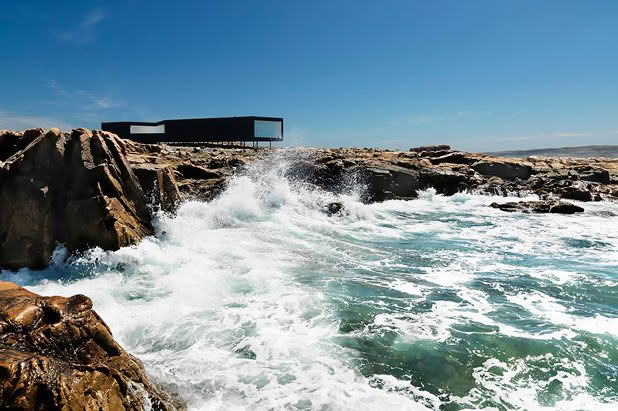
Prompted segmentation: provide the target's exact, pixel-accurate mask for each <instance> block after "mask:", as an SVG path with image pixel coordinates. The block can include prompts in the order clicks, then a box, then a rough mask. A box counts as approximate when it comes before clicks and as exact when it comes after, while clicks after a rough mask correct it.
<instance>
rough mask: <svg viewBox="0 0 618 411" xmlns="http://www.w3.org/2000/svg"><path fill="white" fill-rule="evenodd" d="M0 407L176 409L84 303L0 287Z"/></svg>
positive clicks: (84, 299)
mask: <svg viewBox="0 0 618 411" xmlns="http://www.w3.org/2000/svg"><path fill="white" fill-rule="evenodd" d="M0 408H2V409H12V410H60V409H62V410H110V411H111V410H142V409H145V408H149V409H153V410H171V409H176V408H182V404H179V403H176V402H174V401H172V400H171V399H170V397H169V396H168V395H167V394H165V393H164V392H163V391H161V390H160V389H159V388H158V387H156V386H155V385H154V384H153V383H152V382H151V381H150V380H149V379H148V377H147V376H146V375H145V372H144V367H143V365H142V363H141V362H140V361H139V360H138V359H137V358H135V357H134V356H132V355H130V354H128V353H127V352H126V351H124V350H123V349H122V347H120V345H118V343H117V342H116V341H114V339H113V337H112V333H111V331H110V329H109V328H108V326H107V325H106V324H105V323H104V322H103V320H102V319H101V318H100V317H99V316H98V315H97V313H96V312H95V311H93V310H92V301H90V299H89V298H88V297H86V296H83V295H75V296H73V297H70V298H64V297H41V296H39V295H37V294H34V293H31V292H29V291H27V290H25V289H23V288H21V287H19V286H17V285H15V284H13V283H6V282H0Z"/></svg>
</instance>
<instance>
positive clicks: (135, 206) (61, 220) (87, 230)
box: [0, 129, 152, 269]
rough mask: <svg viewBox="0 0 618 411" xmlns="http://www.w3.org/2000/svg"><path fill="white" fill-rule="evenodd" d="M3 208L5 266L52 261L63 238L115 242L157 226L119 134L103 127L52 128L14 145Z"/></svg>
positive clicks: (1, 186)
mask: <svg viewBox="0 0 618 411" xmlns="http://www.w3.org/2000/svg"><path fill="white" fill-rule="evenodd" d="M26 134H27V133H24V135H26ZM34 134H35V135H37V134H38V133H34ZM0 210H2V212H1V213H0V267H3V268H9V269H18V268H21V267H30V268H43V267H45V266H47V264H48V262H49V259H50V257H51V254H52V251H53V250H54V248H55V247H56V245H57V243H61V244H64V245H65V246H66V247H67V249H69V250H78V249H83V248H87V247H94V246H98V247H101V248H103V249H108V250H115V249H118V248H120V247H123V246H127V245H130V244H134V243H136V242H138V241H139V240H140V239H142V238H143V237H144V236H146V235H150V234H152V226H151V222H150V219H151V217H150V213H149V210H148V208H147V206H146V199H145V196H144V192H143V190H142V188H141V186H140V184H139V181H138V180H137V178H136V176H135V174H134V173H133V171H132V170H131V168H130V167H129V165H128V163H127V161H126V158H125V156H124V153H123V150H122V146H121V144H120V140H119V138H118V137H117V136H115V135H114V134H111V133H106V132H101V131H95V132H94V134H93V133H91V132H90V131H88V130H86V129H76V130H73V132H72V133H71V134H68V133H61V132H60V131H59V130H58V129H51V130H50V131H48V132H47V133H45V134H40V135H38V136H37V137H35V138H33V139H32V141H31V142H30V143H29V144H28V145H27V146H26V147H25V148H24V149H23V150H19V151H17V152H15V153H13V154H12V155H11V156H10V157H8V158H7V159H6V161H5V162H4V164H3V166H2V168H0Z"/></svg>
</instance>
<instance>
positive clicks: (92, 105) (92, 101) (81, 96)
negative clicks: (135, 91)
mask: <svg viewBox="0 0 618 411" xmlns="http://www.w3.org/2000/svg"><path fill="white" fill-rule="evenodd" d="M48 86H49V88H51V89H52V90H54V92H56V93H57V94H58V95H60V96H62V97H63V98H65V99H68V100H71V101H72V102H74V103H76V104H77V103H78V104H81V105H84V108H86V109H88V110H96V109H108V108H114V107H121V106H122V104H121V103H120V102H119V101H118V100H116V99H114V98H112V97H110V96H100V95H96V94H94V93H91V92H89V91H86V90H81V89H76V90H71V89H67V88H65V87H63V86H61V85H60V84H59V83H58V82H57V81H56V80H51V81H50V82H49V84H48Z"/></svg>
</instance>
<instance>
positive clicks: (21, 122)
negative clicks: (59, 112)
mask: <svg viewBox="0 0 618 411" xmlns="http://www.w3.org/2000/svg"><path fill="white" fill-rule="evenodd" d="M38 127H41V128H53V127H57V128H60V129H62V130H70V129H72V128H73V126H71V125H70V124H68V123H66V122H64V121H62V120H59V119H54V118H50V117H43V116H33V115H24V114H19V113H13V112H11V111H2V110H0V129H2V130H24V129H28V128H38Z"/></svg>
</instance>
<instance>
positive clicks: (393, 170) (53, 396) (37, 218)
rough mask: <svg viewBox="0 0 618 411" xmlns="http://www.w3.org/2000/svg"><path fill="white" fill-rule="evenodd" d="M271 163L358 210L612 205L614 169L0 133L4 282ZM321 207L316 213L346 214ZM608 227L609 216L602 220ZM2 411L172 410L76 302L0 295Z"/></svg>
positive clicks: (107, 241)
mask: <svg viewBox="0 0 618 411" xmlns="http://www.w3.org/2000/svg"><path fill="white" fill-rule="evenodd" d="M272 155H281V156H282V158H285V159H286V161H287V162H288V163H289V164H288V165H289V166H288V168H287V171H286V173H287V174H288V177H289V178H292V179H296V180H300V181H302V182H305V183H308V184H313V185H316V186H318V187H320V188H322V189H325V190H328V191H332V192H342V191H344V190H345V189H346V184H347V183H348V182H350V181H354V182H355V183H357V184H361V185H363V186H364V188H365V189H364V194H363V200H364V201H366V202H376V201H385V200H389V199H413V198H416V197H417V196H418V191H419V190H423V189H426V188H430V187H431V188H433V189H435V190H436V192H437V193H439V194H444V195H454V194H456V193H459V192H473V193H486V194H492V195H498V196H507V195H508V196H520V197H524V196H529V195H536V196H538V198H539V200H537V201H519V202H508V203H498V202H496V203H494V204H492V205H491V207H493V208H496V209H500V210H503V211H506V212H526V213H560V214H572V213H580V212H585V210H584V209H585V207H581V206H579V205H575V204H572V203H569V201H571V200H575V201H581V202H589V201H616V200H618V159H610V158H551V157H528V158H526V159H513V158H501V157H495V156H490V155H484V154H476V153H466V152H461V151H454V150H451V148H450V147H449V146H444V145H441V146H428V147H417V148H413V149H410V150H408V151H390V150H377V149H368V148H365V149H351V148H340V149H284V150H282V149H273V150H269V149H261V150H255V149H248V148H233V147H210V148H205V147H201V148H200V147H172V146H167V145H146V144H139V143H135V142H132V141H128V140H122V139H120V138H118V137H117V136H115V135H114V134H111V133H107V132H102V131H92V132H91V131H89V130H86V129H75V130H73V131H72V132H70V133H64V132H61V131H60V130H58V129H51V130H47V131H46V130H43V129H32V130H26V131H23V132H16V131H0V210H1V211H0V268H2V269H9V270H17V269H20V268H22V267H29V268H34V269H40V268H44V267H46V266H47V265H48V264H49V261H50V258H51V256H52V253H53V251H54V249H55V248H56V246H57V245H58V244H63V245H64V246H65V247H66V249H67V250H68V251H69V252H76V251H80V250H84V249H87V248H91V247H101V248H102V249H104V250H115V249H118V248H121V247H124V246H128V245H131V244H136V243H137V242H139V241H140V240H141V239H143V238H144V237H146V236H149V235H152V234H153V226H152V220H153V216H154V211H156V210H158V209H162V210H164V211H167V212H174V210H175V208H176V207H177V205H178V204H179V203H180V202H182V201H185V200H189V199H199V200H210V199H212V198H214V197H216V196H217V195H218V194H219V193H220V192H221V191H222V190H223V189H224V188H225V187H226V184H227V182H228V181H229V179H230V178H231V177H232V176H233V175H235V174H236V173H238V172H240V171H242V170H243V168H245V167H247V166H249V165H250V164H252V163H255V162H256V161H258V160H260V159H265V158H268V157H269V156H272ZM342 207H343V205H342V204H340V203H332V204H328V205H326V207H325V213H326V214H328V215H334V214H337V213H339V212H341V211H342ZM610 217H611V216H610ZM0 371H1V372H0V404H1V405H2V406H3V407H5V408H16V409H42V408H62V409H95V408H97V409H99V408H100V409H142V408H143V407H144V405H145V404H150V405H151V406H152V408H153V409H162V410H165V409H175V408H182V407H183V405H182V404H181V403H179V402H178V401H176V400H174V398H173V397H171V396H169V395H168V394H165V393H164V392H163V391H161V390H160V389H159V388H158V387H157V386H155V385H154V384H153V383H152V382H150V381H149V379H148V377H147V376H146V375H145V373H144V369H143V366H142V365H141V363H140V362H139V360H137V359H136V358H135V357H133V356H131V355H130V354H128V353H126V352H125V351H124V350H123V349H122V348H121V347H120V346H119V345H118V344H117V343H116V342H115V341H114V340H113V338H112V335H111V331H110V330H109V328H108V327H107V325H105V323H104V322H103V320H102V319H101V318H100V317H99V316H98V315H97V314H96V313H95V312H94V311H92V302H91V301H90V300H89V299H88V298H87V297H85V296H74V297H71V298H63V297H41V296H38V295H36V294H33V293H31V292H29V291H27V290H25V289H23V288H21V287H18V286H16V285H15V284H12V283H0Z"/></svg>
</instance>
